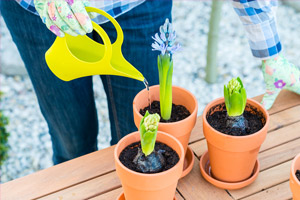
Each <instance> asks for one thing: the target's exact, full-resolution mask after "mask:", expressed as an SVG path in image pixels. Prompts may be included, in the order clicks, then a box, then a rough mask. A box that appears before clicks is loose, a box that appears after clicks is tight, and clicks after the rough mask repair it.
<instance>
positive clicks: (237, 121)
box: [224, 77, 248, 131]
mask: <svg viewBox="0 0 300 200" xmlns="http://www.w3.org/2000/svg"><path fill="white" fill-rule="evenodd" d="M224 99H225V106H226V110H227V114H228V119H227V126H229V127H231V128H236V129H240V130H241V131H244V130H245V128H246V125H247V123H248V122H247V121H246V119H245V118H244V116H243V113H244V110H245V107H246V102H247V94H246V90H245V88H244V85H243V82H242V81H241V79H240V78H239V77H237V78H233V79H231V80H230V81H229V83H228V85H227V86H226V85H224Z"/></svg>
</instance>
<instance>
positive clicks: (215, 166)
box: [202, 98, 269, 182]
mask: <svg viewBox="0 0 300 200" xmlns="http://www.w3.org/2000/svg"><path fill="white" fill-rule="evenodd" d="M223 103H224V98H218V99H216V100H214V101H212V102H210V103H209V104H208V105H207V106H206V107H205V109H204V111H203V115H202V118H203V132H204V136H205V138H206V140H207V146H208V152H209V159H210V164H211V170H212V175H213V176H214V177H215V178H217V179H218V180H220V181H224V182H239V181H243V180H246V179H248V178H249V177H250V176H251V174H252V173H253V169H254V165H255V162H256V159H257V154H258V152H259V149H260V146H261V144H262V143H263V141H264V140H265V138H266V135H267V130H268V125H269V114H268V112H267V110H266V109H265V108H264V107H263V106H262V105H261V104H259V103H258V102H256V101H254V100H252V99H247V105H246V108H245V110H251V109H250V107H249V105H251V106H252V107H255V108H256V109H257V110H258V111H261V112H262V113H263V115H264V117H265V122H264V123H265V125H264V127H263V128H262V129H261V130H260V131H258V132H256V133H254V134H251V135H247V136H231V135H226V134H223V133H221V132H219V131H217V130H215V129H214V128H213V127H211V126H210V125H209V123H208V122H207V119H206V116H207V114H208V112H209V111H210V109H211V108H212V107H214V106H216V105H219V104H223ZM214 111H217V110H214Z"/></svg>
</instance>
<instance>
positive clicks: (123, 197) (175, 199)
mask: <svg viewBox="0 0 300 200" xmlns="http://www.w3.org/2000/svg"><path fill="white" fill-rule="evenodd" d="M117 200H125V196H124V193H123V192H122V193H121V194H120V195H119V196H118V198H117ZM174 200H177V198H176V197H174Z"/></svg>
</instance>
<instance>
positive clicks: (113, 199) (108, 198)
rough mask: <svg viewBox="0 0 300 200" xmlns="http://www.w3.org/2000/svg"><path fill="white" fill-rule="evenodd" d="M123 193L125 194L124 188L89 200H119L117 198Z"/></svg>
mask: <svg viewBox="0 0 300 200" xmlns="http://www.w3.org/2000/svg"><path fill="white" fill-rule="evenodd" d="M121 192H123V190H122V187H120V188H118V189H115V190H113V191H110V192H107V193H105V194H102V195H99V196H95V197H93V198H90V199H89V200H117V197H118V196H119V195H120V194H121Z"/></svg>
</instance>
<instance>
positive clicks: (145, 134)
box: [140, 111, 160, 156]
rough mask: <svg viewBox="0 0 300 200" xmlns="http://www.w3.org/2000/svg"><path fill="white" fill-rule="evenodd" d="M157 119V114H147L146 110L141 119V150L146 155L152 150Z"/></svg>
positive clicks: (158, 118)
mask: <svg viewBox="0 0 300 200" xmlns="http://www.w3.org/2000/svg"><path fill="white" fill-rule="evenodd" d="M159 120H160V117H159V115H158V114H156V113H155V114H149V112H148V111H146V113H145V115H144V117H143V118H142V120H141V123H140V137H141V146H142V151H143V153H144V154H145V155H146V156H148V155H150V154H151V153H152V152H153V150H154V147H155V141H156V135H157V129H158V123H159Z"/></svg>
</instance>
